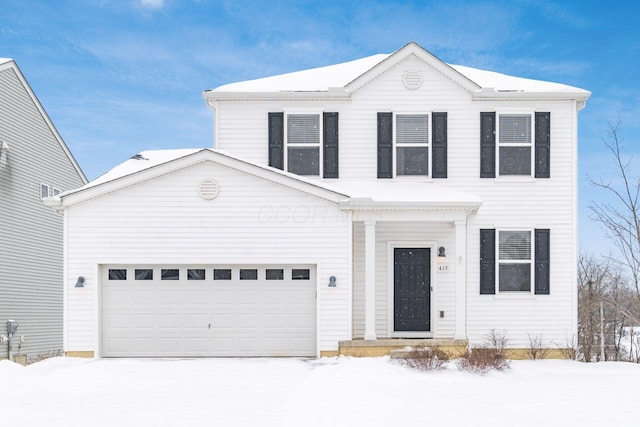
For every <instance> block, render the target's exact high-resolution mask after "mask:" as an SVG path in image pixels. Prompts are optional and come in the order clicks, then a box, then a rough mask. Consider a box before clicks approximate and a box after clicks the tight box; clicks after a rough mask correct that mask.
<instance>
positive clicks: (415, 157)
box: [395, 114, 429, 176]
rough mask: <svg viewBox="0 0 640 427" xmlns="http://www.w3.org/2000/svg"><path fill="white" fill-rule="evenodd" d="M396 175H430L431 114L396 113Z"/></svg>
mask: <svg viewBox="0 0 640 427" xmlns="http://www.w3.org/2000/svg"><path fill="white" fill-rule="evenodd" d="M395 119H396V120H395V122H396V125H395V152H396V164H395V171H396V176H406V175H422V176H428V175H429V114H396V115H395Z"/></svg>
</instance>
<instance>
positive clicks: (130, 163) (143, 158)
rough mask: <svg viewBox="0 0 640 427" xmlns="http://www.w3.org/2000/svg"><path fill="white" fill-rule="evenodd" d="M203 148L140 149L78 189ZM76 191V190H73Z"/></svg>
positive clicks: (120, 176)
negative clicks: (140, 150)
mask: <svg viewBox="0 0 640 427" xmlns="http://www.w3.org/2000/svg"><path fill="white" fill-rule="evenodd" d="M202 150H203V148H183V149H177V150H147V151H142V152H140V153H138V154H136V155H135V156H132V157H131V158H129V159H128V160H126V161H124V162H123V163H120V164H119V165H117V166H116V167H114V168H113V169H111V170H109V171H107V172H106V173H104V174H102V175H100V176H99V177H97V178H96V179H94V180H93V181H91V182H89V183H88V184H86V185H85V186H84V187H81V188H80V189H78V190H82V189H85V188H89V187H95V186H96V185H99V184H103V183H105V182H109V181H113V180H116V179H118V178H122V177H124V176H127V175H132V174H134V173H136V172H140V171H141V170H144V169H149V168H152V167H154V166H158V165H161V164H164V163H167V162H170V161H172V160H176V159H179V158H181V157H184V156H188V155H190V154H193V153H196V152H198V151H202ZM74 191H77V190H74Z"/></svg>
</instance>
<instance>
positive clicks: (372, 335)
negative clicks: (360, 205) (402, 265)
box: [364, 221, 376, 340]
mask: <svg viewBox="0 0 640 427" xmlns="http://www.w3.org/2000/svg"><path fill="white" fill-rule="evenodd" d="M364 271H365V273H364V281H365V285H364V301H365V306H364V307H365V311H364V313H365V315H364V339H365V340H375V339H376V222H375V221H365V222H364Z"/></svg>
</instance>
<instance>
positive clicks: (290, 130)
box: [286, 114, 320, 176]
mask: <svg viewBox="0 0 640 427" xmlns="http://www.w3.org/2000/svg"><path fill="white" fill-rule="evenodd" d="M286 129H287V136H286V141H287V149H286V164H287V171H288V172H291V173H295V174H297V175H315V176H317V175H320V115H319V114H287V128H286Z"/></svg>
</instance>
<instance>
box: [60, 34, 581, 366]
mask: <svg viewBox="0 0 640 427" xmlns="http://www.w3.org/2000/svg"><path fill="white" fill-rule="evenodd" d="M589 95H590V93H589V92H588V91H585V90H582V89H578V88H574V87H570V86H566V85H562V84H557V83H549V82H542V81H535V80H529V79H522V78H517V77H511V76H506V75H503V74H498V73H494V72H489V71H482V70H477V69H473V68H468V67H463V66H457V65H449V64H446V63H445V62H443V61H441V60H440V59H438V58H436V57H435V56H433V55H432V54H430V53H429V52H427V51H426V50H424V49H423V48H422V47H420V46H419V45H417V44H415V43H409V44H407V45H406V46H404V47H402V48H401V49H399V50H398V51H396V52H394V53H392V54H390V55H374V56H371V57H367V58H363V59H360V60H356V61H352V62H348V63H343V64H338V65H333V66H328V67H322V68H317V69H312V70H305V71H300V72H295V73H290V74H285V75H279V76H273V77H268V78H264V79H258V80H252V81H246V82H239V83H233V84H229V85H225V86H221V87H218V88H216V89H213V90H209V91H205V92H204V94H203V96H204V98H205V100H206V103H207V105H208V106H209V107H210V108H211V109H212V110H213V112H214V123H215V125H214V128H215V129H214V134H215V148H214V149H194V150H175V151H171V150H169V151H147V152H143V153H140V154H139V155H136V156H134V157H133V158H131V159H129V160H127V161H126V162H125V163H123V164H121V165H120V166H118V167H116V168H114V169H113V170H112V171H110V172H109V173H107V174H106V175H104V176H102V177H100V178H98V179H97V180H96V181H93V182H91V183H89V184H88V185H86V186H84V187H81V188H80V189H78V190H74V191H70V192H66V193H63V194H62V195H61V196H60V197H56V198H54V199H51V200H50V204H51V205H52V206H54V207H55V208H56V209H58V210H60V211H64V215H65V224H66V229H65V247H66V266H65V269H66V279H65V289H66V290H65V292H66V299H65V300H66V308H65V310H66V317H65V319H66V320H65V328H66V329H65V331H66V334H65V348H66V350H67V352H68V354H75V355H87V356H103V357H118V356H235V355H242V356H270V355H290V356H321V355H334V354H338V352H341V353H343V354H380V353H383V352H385V351H387V350H388V349H389V348H392V347H402V346H404V345H406V344H407V343H415V342H416V341H414V340H417V339H421V340H424V339H428V340H432V341H433V342H438V343H441V344H443V345H460V344H462V345H466V344H467V343H469V344H470V345H480V344H481V343H483V341H485V339H486V337H487V335H488V334H489V333H490V332H491V331H492V330H494V331H496V332H498V333H500V334H504V335H505V336H506V338H507V340H508V344H509V346H510V347H512V348H514V349H518V348H519V349H523V348H527V347H529V345H530V344H529V343H530V341H529V340H530V339H531V338H539V339H540V340H542V341H543V342H544V343H545V345H546V346H547V347H550V348H555V347H556V346H566V344H567V343H568V342H570V341H571V339H572V338H573V337H574V336H575V334H576V318H577V316H576V312H577V307H576V306H577V296H576V293H577V291H576V258H577V245H576V241H577V236H576V232H577V227H576V221H577V217H576V215H577V213H576V206H577V191H576V185H577V179H576V177H577V142H578V138H577V116H578V111H579V110H580V109H581V108H583V107H584V105H585V102H586V100H587V98H588V97H589ZM79 277H82V278H83V279H84V280H83V283H82V284H83V286H81V287H76V285H77V283H78V282H79V280H78V278H79Z"/></svg>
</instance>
